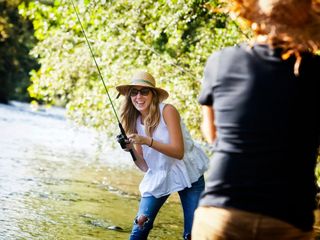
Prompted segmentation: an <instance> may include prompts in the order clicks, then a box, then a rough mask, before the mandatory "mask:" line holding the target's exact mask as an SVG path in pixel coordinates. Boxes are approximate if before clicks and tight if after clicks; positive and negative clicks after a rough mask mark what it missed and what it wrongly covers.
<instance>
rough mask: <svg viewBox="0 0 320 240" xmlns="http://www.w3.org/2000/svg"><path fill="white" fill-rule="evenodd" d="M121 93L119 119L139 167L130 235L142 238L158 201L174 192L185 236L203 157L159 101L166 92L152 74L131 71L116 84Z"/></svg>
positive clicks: (200, 188) (171, 108)
mask: <svg viewBox="0 0 320 240" xmlns="http://www.w3.org/2000/svg"><path fill="white" fill-rule="evenodd" d="M117 90H118V91H119V94H121V95H124V96H125V100H124V104H123V107H122V111H121V123H122V125H123V127H124V129H125V131H126V133H127V136H128V139H129V141H128V142H127V148H126V150H127V151H128V150H130V149H132V150H133V152H134V155H135V157H136V160H135V164H136V165H137V166H138V168H139V169H140V170H142V171H143V172H145V176H144V178H143V180H142V181H141V183H140V187H139V189H140V192H141V200H140V206H139V211H138V214H137V216H136V218H135V220H134V225H133V228H132V232H131V236H130V239H139V240H143V239H147V238H148V234H149V232H150V230H151V229H152V227H153V222H154V220H155V218H156V215H157V214H158V212H159V210H160V208H161V206H162V205H163V204H164V202H165V201H166V200H167V198H168V197H169V196H170V194H171V193H173V192H178V193H179V196H180V199H181V203H182V207H183V212H184V233H183V238H184V239H191V228H192V222H193V213H194V210H195V209H196V207H197V205H198V200H199V197H200V194H201V192H202V191H203V189H204V178H203V173H204V171H205V170H206V169H207V165H208V158H207V156H206V155H205V154H204V152H203V151H202V150H201V149H200V148H199V147H197V146H196V145H195V144H194V142H193V141H192V139H191V137H190V134H189V133H188V131H187V130H186V128H185V126H184V124H183V123H182V121H181V119H180V115H179V113H178V111H177V110H176V108H175V107H174V106H172V105H170V104H164V103H162V102H163V100H165V99H166V98H167V97H168V96H169V94H168V92H167V91H165V90H164V89H161V88H157V87H156V84H155V80H154V78H153V76H152V75H151V74H149V73H147V72H138V73H136V74H135V75H134V76H133V78H132V81H131V83H130V84H128V85H120V86H117Z"/></svg>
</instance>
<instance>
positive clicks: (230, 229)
mask: <svg viewBox="0 0 320 240" xmlns="http://www.w3.org/2000/svg"><path fill="white" fill-rule="evenodd" d="M247 239H254V240H312V239H314V233H313V232H312V231H308V232H304V231H302V230H300V229H299V228H296V227H294V226H293V225H291V224H289V223H286V222H284V221H281V220H278V219H275V218H272V217H269V216H264V215H260V214H254V213H250V212H245V211H240V210H236V209H226V208H218V207H199V208H197V210H196V211H195V216H194V222H193V228H192V240H247Z"/></svg>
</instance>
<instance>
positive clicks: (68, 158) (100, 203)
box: [0, 103, 183, 240]
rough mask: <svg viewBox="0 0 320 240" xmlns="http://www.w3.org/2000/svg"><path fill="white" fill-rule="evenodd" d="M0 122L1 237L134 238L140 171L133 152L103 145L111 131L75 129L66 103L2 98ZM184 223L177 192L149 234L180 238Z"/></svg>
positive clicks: (157, 237)
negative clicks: (43, 105)
mask: <svg viewBox="0 0 320 240" xmlns="http://www.w3.org/2000/svg"><path fill="white" fill-rule="evenodd" d="M0 129H1V131H0V149H1V155H0V224H1V229H0V239H1V240H2V239H6V240H7V239H31V240H33V239H68V240H69V239H70V240H72V239H85V240H89V239H128V236H129V233H130V230H131V225H132V222H133V219H134V217H135V214H136V211H137V208H138V200H139V193H138V184H139V182H140V179H141V177H142V174H141V173H139V172H138V170H137V169H136V168H135V167H134V166H133V163H132V162H131V159H130V155H126V154H124V153H123V152H122V151H121V150H120V149H112V148H111V147H108V146H109V145H110V144H108V143H103V145H102V147H101V144H100V146H99V147H98V146H97V145H98V144H97V141H98V142H99V143H101V142H103V140H105V136H101V135H99V134H97V133H95V132H92V131H90V130H88V129H81V128H75V127H74V126H72V124H70V123H68V122H67V121H66V120H65V119H64V111H63V109H50V110H48V109H44V110H42V111H41V114H39V111H38V112H33V111H32V110H31V109H30V107H29V105H26V104H21V103H13V105H11V106H7V105H0ZM97 139H98V140H97ZM98 149H100V150H101V149H103V150H101V152H99V153H97V150H98ZM182 228H183V220H182V210H181V207H180V204H179V203H178V198H177V195H174V196H172V197H170V198H169V201H168V203H167V204H165V205H164V207H163V208H162V210H161V212H160V213H159V217H158V219H157V221H156V223H155V227H154V229H153V230H152V233H151V235H150V239H169V240H170V239H180V238H181V234H182Z"/></svg>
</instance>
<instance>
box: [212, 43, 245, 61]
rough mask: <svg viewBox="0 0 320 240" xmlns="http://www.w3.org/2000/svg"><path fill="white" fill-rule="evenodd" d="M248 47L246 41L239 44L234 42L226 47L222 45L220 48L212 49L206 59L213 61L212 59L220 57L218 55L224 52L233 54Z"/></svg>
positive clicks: (224, 53)
mask: <svg viewBox="0 0 320 240" xmlns="http://www.w3.org/2000/svg"><path fill="white" fill-rule="evenodd" d="M247 47H248V44H247V43H239V44H235V45H233V46H228V47H224V48H222V49H220V50H217V51H214V52H213V53H212V54H211V55H210V57H209V59H208V61H213V60H214V59H217V58H220V56H221V55H222V54H223V55H226V54H234V53H239V52H243V50H245V49H246V48H247Z"/></svg>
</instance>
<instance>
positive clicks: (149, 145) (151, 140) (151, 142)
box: [149, 138, 153, 147]
mask: <svg viewBox="0 0 320 240" xmlns="http://www.w3.org/2000/svg"><path fill="white" fill-rule="evenodd" d="M152 143H153V138H151V143H150V145H149V147H152Z"/></svg>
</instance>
